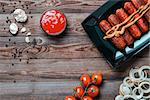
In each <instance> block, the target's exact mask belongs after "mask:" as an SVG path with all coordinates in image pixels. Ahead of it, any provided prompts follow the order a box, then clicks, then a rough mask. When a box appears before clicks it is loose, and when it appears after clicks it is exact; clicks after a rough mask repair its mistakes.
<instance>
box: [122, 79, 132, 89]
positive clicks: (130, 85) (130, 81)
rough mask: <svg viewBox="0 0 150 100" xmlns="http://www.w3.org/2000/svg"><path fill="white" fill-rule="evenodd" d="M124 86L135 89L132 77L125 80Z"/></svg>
mask: <svg viewBox="0 0 150 100" xmlns="http://www.w3.org/2000/svg"><path fill="white" fill-rule="evenodd" d="M123 84H125V85H127V86H128V87H133V86H134V82H133V81H132V80H131V78H130V77H126V78H124V80H123Z"/></svg>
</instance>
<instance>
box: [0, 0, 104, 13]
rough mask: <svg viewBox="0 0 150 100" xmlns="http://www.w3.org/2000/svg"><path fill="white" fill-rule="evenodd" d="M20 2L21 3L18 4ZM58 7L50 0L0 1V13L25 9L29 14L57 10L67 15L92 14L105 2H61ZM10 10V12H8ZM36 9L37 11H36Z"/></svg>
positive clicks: (75, 0) (71, 0) (82, 0)
mask: <svg viewBox="0 0 150 100" xmlns="http://www.w3.org/2000/svg"><path fill="white" fill-rule="evenodd" d="M19 1H21V2H19ZM61 1H62V4H61V5H60V6H57V7H54V6H51V5H50V4H49V3H50V2H51V0H11V1H9V0H1V1H0V4H1V7H0V13H11V12H12V11H13V10H14V9H15V8H22V9H27V10H28V12H31V13H42V12H43V11H44V10H46V9H51V8H55V9H59V10H61V11H63V12H68V13H70V12H71V13H72V12H73V13H79V12H80V13H82V12H92V11H94V10H96V9H97V8H98V7H99V6H100V5H102V4H104V3H105V2H106V1H105V0H92V1H90V0H61ZM10 9H11V10H10ZM37 9H38V10H37Z"/></svg>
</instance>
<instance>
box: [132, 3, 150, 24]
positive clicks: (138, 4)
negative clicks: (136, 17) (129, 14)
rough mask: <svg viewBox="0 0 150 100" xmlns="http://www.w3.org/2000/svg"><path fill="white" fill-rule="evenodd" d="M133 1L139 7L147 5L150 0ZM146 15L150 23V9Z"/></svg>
mask: <svg viewBox="0 0 150 100" xmlns="http://www.w3.org/2000/svg"><path fill="white" fill-rule="evenodd" d="M131 1H132V3H133V4H134V6H135V7H136V8H137V9H138V8H140V7H141V6H142V5H145V4H147V3H148V2H150V0H131ZM144 17H145V18H146V19H147V21H148V22H149V23H150V10H148V12H147V13H146V14H145V15H144Z"/></svg>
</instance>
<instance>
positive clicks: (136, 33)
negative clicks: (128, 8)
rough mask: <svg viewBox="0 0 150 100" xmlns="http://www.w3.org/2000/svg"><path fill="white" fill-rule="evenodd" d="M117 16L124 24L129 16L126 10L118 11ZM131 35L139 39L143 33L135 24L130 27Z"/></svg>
mask: <svg viewBox="0 0 150 100" xmlns="http://www.w3.org/2000/svg"><path fill="white" fill-rule="evenodd" d="M116 15H117V16H118V18H119V19H120V20H121V21H122V22H123V21H125V20H126V19H127V18H128V17H129V16H128V14H127V13H126V12H125V11H124V9H122V8H120V9H117V10H116ZM130 22H131V21H128V23H130ZM128 29H129V31H130V34H131V35H132V36H133V37H134V38H135V39H138V38H140V36H141V31H140V29H139V28H138V27H137V25H135V24H133V25H132V26H130V27H129V28H128Z"/></svg>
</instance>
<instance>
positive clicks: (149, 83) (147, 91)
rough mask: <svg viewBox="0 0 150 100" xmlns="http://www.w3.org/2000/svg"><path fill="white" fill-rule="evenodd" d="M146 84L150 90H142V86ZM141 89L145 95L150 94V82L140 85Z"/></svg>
mask: <svg viewBox="0 0 150 100" xmlns="http://www.w3.org/2000/svg"><path fill="white" fill-rule="evenodd" d="M145 84H147V85H148V89H143V88H142V86H143V85H145ZM139 88H141V89H142V91H143V92H144V93H150V82H142V83H141V84H140V85H139ZM144 88H146V87H144Z"/></svg>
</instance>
